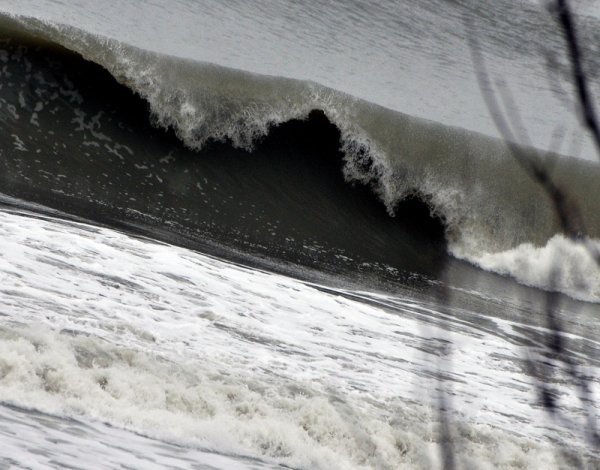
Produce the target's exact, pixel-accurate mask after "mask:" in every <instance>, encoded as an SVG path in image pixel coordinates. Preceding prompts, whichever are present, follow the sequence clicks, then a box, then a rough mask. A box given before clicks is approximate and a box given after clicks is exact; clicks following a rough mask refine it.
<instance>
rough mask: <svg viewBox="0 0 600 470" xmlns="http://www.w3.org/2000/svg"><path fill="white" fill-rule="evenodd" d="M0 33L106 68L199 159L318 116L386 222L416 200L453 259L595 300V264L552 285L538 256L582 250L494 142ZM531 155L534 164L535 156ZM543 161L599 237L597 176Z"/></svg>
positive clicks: (26, 23) (45, 33)
mask: <svg viewBox="0 0 600 470" xmlns="http://www.w3.org/2000/svg"><path fill="white" fill-rule="evenodd" d="M0 27H1V28H2V30H4V31H6V32H7V34H6V35H5V36H6V37H24V36H29V38H30V39H29V40H33V41H34V43H35V44H37V46H38V47H46V48H48V47H51V46H50V44H58V45H60V46H62V47H64V48H66V49H68V50H70V51H74V52H76V53H78V54H80V55H81V56H82V57H83V58H85V59H86V60H88V61H91V62H93V63H96V64H99V65H101V66H102V67H103V68H105V69H106V70H107V71H108V72H109V73H110V74H111V75H112V76H113V77H114V78H115V79H116V80H117V81H118V82H119V83H120V84H121V85H124V86H126V87H128V88H129V89H131V90H133V91H134V92H135V93H136V94H137V95H139V96H141V97H142V98H143V99H144V100H146V101H147V103H148V104H149V108H150V115H151V119H152V122H153V124H154V125H155V126H158V127H163V128H165V129H170V130H173V131H174V132H175V133H176V135H177V137H178V138H179V139H181V141H182V142H183V143H184V144H185V145H186V146H187V147H188V148H190V149H193V150H195V151H200V150H202V149H205V148H206V147H207V146H209V145H212V143H214V142H227V143H229V144H231V145H232V146H233V147H234V148H239V149H243V150H245V151H247V152H252V151H253V150H254V149H255V148H256V146H257V145H258V144H259V143H260V142H262V141H263V140H264V139H265V138H267V137H268V136H269V135H271V134H272V133H273V132H275V129H277V128H279V127H281V126H284V125H285V124H286V123H289V122H291V121H297V120H300V121H303V120H307V119H308V118H309V116H312V115H314V112H315V111H318V112H319V113H321V114H322V115H323V116H324V117H325V118H326V121H328V122H329V123H331V124H333V125H335V127H336V128H337V131H338V133H339V146H340V148H341V152H342V158H343V169H342V171H343V175H344V178H345V180H346V182H349V183H359V184H362V185H365V186H368V187H369V188H371V189H372V190H373V191H374V193H375V194H376V195H377V196H378V198H379V199H380V200H381V201H382V202H383V204H384V205H385V208H386V210H387V212H388V214H389V215H392V216H393V215H395V214H396V213H397V210H398V207H399V205H400V204H401V203H402V201H406V200H407V199H408V200H409V199H413V198H415V197H416V198H418V199H419V200H421V201H423V202H424V203H425V204H426V205H427V207H428V209H429V211H430V214H431V216H432V217H434V218H438V219H440V220H441V221H442V223H443V225H444V228H445V237H446V241H447V244H448V250H449V252H450V253H451V254H452V255H454V256H455V257H458V258H461V259H466V260H468V261H471V262H473V263H474V264H476V265H478V266H480V267H482V268H484V269H487V270H492V271H495V272H499V273H502V274H507V275H510V276H512V277H514V278H516V279H517V280H519V281H521V282H524V283H526V284H529V285H533V286H536V287H541V288H550V289H557V290H560V291H562V292H564V293H567V294H568V295H571V296H574V297H576V298H579V299H584V300H589V301H598V300H600V294H599V292H598V289H597V286H598V284H599V283H598V282H597V280H598V279H599V276H600V269H599V268H598V266H597V265H596V264H594V263H593V262H587V261H586V262H583V263H577V264H573V263H571V264H570V265H569V267H566V268H565V272H568V274H565V275H564V276H559V278H560V279H559V280H558V281H556V277H555V276H552V279H553V280H552V281H551V280H550V273H551V272H554V271H552V265H553V264H554V263H547V262H546V261H544V260H547V259H548V258H547V257H540V256H539V254H540V253H549V252H552V253H558V252H560V253H562V255H561V256H559V257H558V258H553V259H557V261H556V262H557V263H558V264H562V263H563V262H567V261H568V260H571V259H572V258H571V255H570V253H571V252H576V251H577V252H578V250H579V247H578V244H577V243H576V242H571V241H568V240H565V239H562V238H560V237H558V235H557V234H558V233H559V232H560V229H559V225H558V221H557V218H556V215H555V213H554V210H553V207H552V205H551V202H550V201H549V199H548V197H547V195H546V194H545V193H544V191H543V190H542V189H541V188H540V186H539V185H538V184H537V183H535V182H534V181H532V180H531V179H530V177H529V176H528V175H527V174H526V173H525V172H524V171H523V170H522V169H521V167H520V166H519V165H518V163H517V162H516V161H515V160H514V159H513V158H512V157H511V155H510V152H509V151H508V149H507V147H506V145H505V144H504V143H503V142H501V141H499V140H496V139H494V138H491V137H487V136H484V135H481V134H477V133H474V132H469V131H465V130H462V129H458V128H453V127H448V126H444V125H441V124H438V123H435V122H432V121H426V120H423V119H419V118H415V117H412V116H409V115H406V114H402V113H400V112H396V111H392V110H390V109H386V108H384V107H381V106H378V105H375V104H372V103H368V102H365V101H362V100H360V99H357V98H354V97H352V96H350V95H348V94H345V93H342V92H339V91H336V90H333V89H330V88H327V87H324V86H321V85H319V84H318V83H314V82H307V81H301V80H296V79H292V78H282V77H274V76H261V75H257V74H252V73H248V72H244V71H241V70H234V69H230V68H226V67H222V66H219V65H216V64H208V63H199V62H196V61H192V60H187V59H182V58H178V57H173V56H166V55H159V54H157V53H153V52H150V51H146V50H141V49H138V48H135V47H133V46H130V45H127V44H124V43H121V42H118V41H115V40H111V39H108V38H104V37H98V36H95V35H93V34H90V33H87V32H85V31H82V30H79V29H76V28H73V27H67V26H61V25H55V24H48V23H43V22H40V21H39V20H34V19H30V18H16V19H15V18H8V17H4V18H3V19H2V20H1V23H0ZM32 37H34V38H35V39H31V38H32ZM19 50H21V52H20V53H21V54H24V52H23V50H22V49H19V48H13V49H10V47H8V48H7V49H6V50H5V51H4V53H3V54H2V55H0V61H1V62H2V63H3V64H4V66H5V72H6V66H7V65H10V64H11V63H12V62H15V61H20V60H23V61H24V62H23V63H24V64H25V67H26V64H27V57H26V54H25V56H23V57H21V56H19V55H18V54H19V53H18V51H19ZM11 51H12V52H11ZM40 84H41V82H40ZM40 86H41V85H40ZM68 88H69V87H68V83H67V85H64V83H63V84H62V85H60V86H58V87H57V89H56V90H55V93H56V96H59V97H60V99H62V100H63V101H64V100H71V102H72V103H74V105H73V106H74V109H73V112H74V113H75V115H76V118H75V119H74V120H73V122H74V123H75V124H77V126H78V127H77V128H76V129H75V130H77V131H79V132H83V133H85V134H86V135H87V136H88V137H89V139H88V140H94V141H95V142H96V143H95V144H94V143H93V142H92V143H89V146H94V145H100V146H104V145H108V142H109V141H110V140H111V139H110V136H108V137H107V135H105V134H104V133H103V132H104V131H103V130H102V125H101V121H102V119H103V118H102V116H92V117H90V115H89V113H86V112H82V111H81V109H80V108H83V103H82V102H81V99H80V97H78V95H77V94H76V93H75V94H72V95H71V96H70V97H69V96H67V95H68V93H70V91H69V90H68ZM15 93H16V92H15ZM48 96H50V95H45V96H41V95H40V96H39V97H38V98H37V99H36V102H35V103H33V104H27V103H23V102H24V101H27V100H25V99H23V98H22V95H18V94H15V101H16V102H15V103H9V102H8V101H7V100H6V99H3V101H2V103H3V104H4V106H3V109H2V110H0V111H2V121H3V124H4V125H5V126H9V123H10V122H12V123H13V124H12V125H13V128H16V126H17V124H16V123H17V121H18V118H19V113H24V112H25V111H26V110H27V109H29V112H30V116H29V123H30V124H31V122H33V123H35V122H37V118H38V114H40V113H41V112H42V110H44V109H49V108H50V107H51V106H52V103H51V102H50V101H51V99H50V98H48ZM17 97H18V98H17ZM19 100H22V101H23V102H22V103H21V106H19V103H18V102H19ZM78 100H79V101H78ZM75 105H76V106H75ZM11 106H12V107H11ZM77 113H79V114H77ZM311 113H312V114H311ZM17 130H18V129H17ZM12 135H13V142H12V143H13V152H14V153H16V152H18V151H24V150H26V149H27V148H28V145H29V144H28V141H27V138H26V137H23V133H19V132H17V131H14V132H13V134H12ZM98 142H100V144H98ZM109 151H111V152H114V153H116V154H117V155H118V156H119V158H121V159H127V158H129V156H130V155H131V154H132V153H133V152H132V151H131V149H130V147H128V146H126V145H120V144H117V145H112V146H109ZM524 151H525V152H530V153H531V154H532V155H534V154H536V155H537V151H536V150H533V149H530V150H527V149H525V150H524ZM128 154H129V155H128ZM162 157H163V158H165V157H164V156H162ZM547 158H548V159H549V161H551V162H552V165H553V167H552V176H553V178H554V180H555V182H556V183H557V184H558V185H560V186H561V187H562V188H564V189H565V191H566V192H567V193H568V194H569V196H570V197H571V198H572V199H573V200H574V201H577V203H578V205H579V208H580V210H581V212H582V215H583V218H584V220H585V222H586V226H587V229H588V234H589V236H590V237H591V238H598V237H600V217H598V214H600V198H598V197H597V189H596V187H597V182H598V181H599V180H600V167H599V166H598V165H597V164H594V163H591V162H588V161H584V160H578V159H573V158H567V157H560V158H554V157H551V156H549V157H547ZM275 183H276V182H274V184H275ZM199 184H200V183H199ZM591 243H594V242H591ZM565 253H568V254H565ZM340 256H341V255H340ZM582 256H584V255H582ZM382 257H383V258H385V253H383V254H382ZM569 262H570V261H569ZM581 279H585V280H586V281H584V282H580V281H579V280H581Z"/></svg>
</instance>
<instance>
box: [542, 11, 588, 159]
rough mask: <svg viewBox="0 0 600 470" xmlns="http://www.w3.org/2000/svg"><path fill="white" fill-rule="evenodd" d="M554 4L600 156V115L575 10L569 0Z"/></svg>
mask: <svg viewBox="0 0 600 470" xmlns="http://www.w3.org/2000/svg"><path fill="white" fill-rule="evenodd" d="M552 6H553V9H554V12H555V13H556V16H557V21H558V23H559V25H560V26H561V27H562V30H563V33H564V36H565V42H566V45H567V50H568V53H569V60H570V62H571V74H572V77H573V83H574V84H575V88H576V90H577V95H578V98H579V105H580V106H581V112H582V115H583V120H584V124H585V126H586V127H587V128H588V130H589V131H590V133H591V134H592V138H593V140H594V143H595V144H596V150H597V152H598V156H600V126H599V125H598V117H597V115H596V110H595V107H594V102H593V100H592V96H591V93H590V88H589V85H588V79H587V76H586V74H585V72H584V70H583V54H582V51H581V47H580V45H579V38H578V36H577V28H576V26H575V20H574V18H573V12H572V11H571V6H570V5H569V2H568V1H567V0H556V2H555V3H553V4H552Z"/></svg>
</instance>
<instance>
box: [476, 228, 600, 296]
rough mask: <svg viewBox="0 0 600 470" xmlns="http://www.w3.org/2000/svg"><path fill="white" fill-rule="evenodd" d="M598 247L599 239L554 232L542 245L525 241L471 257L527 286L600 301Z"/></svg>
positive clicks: (485, 267) (477, 262) (487, 267)
mask: <svg viewBox="0 0 600 470" xmlns="http://www.w3.org/2000/svg"><path fill="white" fill-rule="evenodd" d="M598 250H600V240H588V241H587V242H583V241H573V240H570V239H568V238H566V237H564V236H562V235H556V236H554V237H552V238H551V239H550V240H549V241H548V243H546V244H545V245H544V246H534V245H532V244H531V243H524V244H522V245H519V246H517V247H516V248H513V249H511V250H506V251H502V252H499V253H486V254H484V255H481V256H479V257H475V258H471V259H470V260H471V261H472V262H474V263H475V264H477V265H478V266H480V267H482V268H483V269H486V270H488V271H493V272H496V273H499V274H504V275H508V276H511V277H514V278H515V279H516V280H517V281H519V282H521V283H523V284H525V285H528V286H533V287H539V288H541V289H545V290H550V291H557V292H562V293H564V294H566V295H568V296H570V297H573V298H575V299H579V300H585V301H588V302H600V265H599V264H598V261H597V260H596V259H595V256H596V255H595V253H597V252H598Z"/></svg>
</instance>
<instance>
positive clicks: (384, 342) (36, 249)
mask: <svg viewBox="0 0 600 470" xmlns="http://www.w3.org/2000/svg"><path fill="white" fill-rule="evenodd" d="M0 239H1V240H2V245H3V247H4V249H3V250H2V252H0V276H1V277H2V283H1V284H0V295H1V296H2V305H3V313H4V315H5V316H4V317H2V321H1V328H0V375H1V377H2V379H1V380H0V400H1V401H2V402H5V403H7V402H8V403H13V404H16V405H19V406H23V407H33V408H35V409H38V410H41V411H44V412H49V413H55V414H58V415H60V416H73V417H77V418H79V419H83V420H99V421H102V422H107V423H110V424H112V425H115V426H118V427H120V428H124V429H129V430H132V431H136V432H139V433H142V434H144V435H146V436H150V437H154V438H159V439H162V440H165V441H169V442H173V443H178V444H182V445H185V446H192V447H200V448H202V449H212V450H214V451H217V452H219V453H226V454H230V453H234V454H239V455H245V456H248V457H256V458H260V459H261V460H263V461H266V462H272V463H280V464H286V465H291V466H294V467H299V468H333V467H343V468H360V467H367V468H415V467H417V468H419V467H420V468H428V467H430V466H431V465H433V464H435V462H437V460H438V455H439V449H438V448H437V444H436V439H437V437H436V436H437V431H436V429H437V426H438V424H437V415H436V413H435V411H432V409H431V403H430V402H429V393H423V391H424V390H425V391H427V390H430V391H431V393H432V394H435V390H436V389H437V388H438V387H439V386H440V383H439V382H438V381H437V380H436V378H435V367H436V364H438V362H439V361H442V362H441V364H440V365H441V366H442V367H444V373H445V375H446V376H447V382H445V384H444V385H443V386H444V387H451V390H452V397H453V398H452V399H453V406H454V408H455V410H456V412H455V413H454V414H453V421H455V426H456V432H457V433H458V434H459V435H460V439H458V440H457V445H458V449H459V455H458V457H457V458H458V459H459V460H460V461H462V462H463V463H465V464H468V463H469V462H471V464H473V462H476V466H477V467H478V468H485V467H486V466H489V467H497V466H506V467H508V468H510V467H514V466H516V467H520V468H523V467H524V468H536V467H537V466H538V465H539V464H540V462H544V464H545V465H547V466H553V465H556V464H557V461H556V459H557V458H560V457H557V456H555V455H554V452H553V451H552V450H551V449H549V448H547V447H545V446H544V445H542V444H540V440H542V439H545V438H546V437H552V438H553V439H558V440H560V441H562V442H564V443H565V445H566V443H568V445H569V446H572V445H577V444H576V443H577V442H581V441H580V438H579V437H578V436H577V432H578V431H577V430H570V429H561V427H560V426H555V425H553V424H552V423H548V422H547V421H546V420H545V419H544V414H543V412H542V411H540V410H537V409H536V408H535V407H532V404H533V403H534V402H535V396H534V393H533V390H532V389H531V388H529V387H525V388H524V387H523V386H522V385H520V384H523V383H528V380H529V379H528V377H527V375H525V373H524V371H522V370H521V369H520V368H519V367H518V366H517V365H516V364H518V361H519V358H520V357H522V354H524V352H523V351H521V350H520V348H519V347H515V345H514V343H513V340H512V339H511V338H514V337H518V336H519V335H521V334H522V330H523V328H526V327H525V326H524V325H520V324H514V325H513V324H511V323H510V322H504V323H502V325H500V324H499V325H498V328H499V331H504V330H506V331H507V336H506V338H503V337H501V336H496V335H494V334H492V333H490V332H489V331H487V330H480V329H479V327H478V326H477V322H476V321H474V322H473V323H472V324H471V323H468V322H466V323H465V322H462V321H461V322H457V323H454V322H453V320H452V317H451V316H448V317H446V316H445V314H443V313H442V312H438V311H436V310H435V308H432V307H430V306H427V305H424V304H419V303H416V302H414V301H410V300H408V299H402V298H398V297H381V296H375V295H374V294H367V293H362V294H360V296H363V297H367V298H368V299H369V300H370V301H371V302H375V303H374V304H365V303H362V302H358V301H356V300H351V299H349V298H348V297H347V296H345V295H343V294H344V292H342V291H340V292H337V293H336V292H331V291H329V293H327V292H324V291H322V290H319V289H317V288H315V286H310V285H307V284H304V283H301V282H298V281H295V280H293V279H289V278H286V277H282V276H279V275H274V274H268V273H263V272H259V271H256V270H251V269H246V268H242V267H238V266H234V265H231V264H228V263H224V262H222V261H219V260H215V259H211V258H208V257H206V256H203V255H200V254H197V253H194V252H191V251H188V250H185V249H181V248H176V247H172V246H168V245H161V244H156V243H153V242H147V241H144V240H139V239H134V238H130V237H127V236H125V235H123V234H120V233H118V232H115V231H112V230H108V229H99V228H94V227H89V226H86V225H81V224H74V223H67V222H56V221H52V220H43V219H37V218H28V217H22V216H19V215H15V214H8V213H0ZM356 294H358V293H354V294H353V295H354V296H356ZM377 304H380V305H382V304H387V305H389V307H388V308H393V311H394V312H395V313H391V312H390V311H388V308H385V309H382V308H381V307H378V306H377ZM461 315H468V313H467V312H462V313H461ZM474 315H475V314H474ZM436 318H437V319H438V320H437V321H439V322H440V323H439V324H438V323H437V321H436V322H434V323H431V320H432V319H436ZM474 318H475V317H474ZM421 319H423V320H425V319H426V320H427V321H426V322H425V323H422V322H421ZM447 322H453V323H452V325H453V326H452V328H451V330H452V331H453V333H452V335H451V336H450V335H449V334H448V330H449V328H448V325H447ZM573 340H574V341H575V340H576V338H574V339H573ZM446 341H450V343H451V344H452V345H453V348H454V352H453V355H452V359H451V361H448V360H447V359H445V358H442V359H440V358H439V357H438V354H439V350H438V348H437V346H436V345H442V344H446V343H445V342H446ZM500 384H502V385H500ZM513 385H515V386H513ZM595 386H596V384H594V387H595ZM563 388H564V389H565V390H564V392H565V396H568V386H567V385H564V386H563ZM491 396H493V397H494V399H493V400H491V401H490V400H489V399H488V398H489V397H491ZM569 406H571V404H569ZM515 423H518V430H515ZM491 442H493V443H494V445H490V443H491Z"/></svg>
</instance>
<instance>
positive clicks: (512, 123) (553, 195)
mask: <svg viewBox="0 0 600 470" xmlns="http://www.w3.org/2000/svg"><path fill="white" fill-rule="evenodd" d="M553 8H554V11H555V13H556V18H557V21H558V23H559V25H560V26H561V28H562V30H563V33H564V37H565V42H566V47H567V51H568V54H569V60H570V63H571V71H572V79H573V82H574V84H575V88H576V91H577V99H578V103H579V106H580V107H581V110H582V115H583V118H584V124H585V127H586V128H587V129H588V130H589V131H590V133H591V134H592V137H593V140H594V143H595V145H596V149H597V151H598V155H599V156H600V126H599V125H598V120H597V116H596V112H595V108H594V104H593V101H592V98H591V94H590V91H589V85H588V80H587V77H586V74H585V72H584V69H583V63H582V51H581V48H580V45H579V39H578V36H577V31H576V26H575V22H574V19H573V14H572V11H571V9H570V5H569V3H568V1H567V0H556V2H555V4H554V5H553ZM466 32H467V37H468V40H469V45H470V50H471V54H472V60H473V64H474V67H475V73H476V76H477V82H478V84H479V89H480V91H481V94H482V96H483V98H484V101H485V104H486V106H487V108H488V111H489V113H490V115H491V117H492V119H493V121H494V124H495V126H496V128H497V129H498V132H499V133H500V135H501V136H502V138H503V139H504V140H505V142H506V145H507V146H508V149H509V151H510V153H511V155H512V156H513V158H514V159H515V161H517V162H518V164H519V165H520V166H521V167H522V168H523V170H524V171H525V172H526V173H527V174H528V175H529V176H530V177H531V178H532V179H533V180H534V181H536V182H537V183H538V184H539V185H540V186H541V187H542V189H543V190H544V192H545V193H546V194H547V195H548V197H549V198H550V200H551V202H552V206H553V208H554V211H555V213H556V215H557V218H558V221H559V224H560V227H561V229H562V231H563V233H565V235H567V236H568V237H569V238H571V239H572V240H575V241H579V242H581V243H582V244H583V245H584V246H585V247H586V249H587V250H588V252H589V253H590V255H591V256H592V257H593V258H594V259H595V260H596V263H597V264H598V265H599V266H600V250H598V248H597V247H596V246H595V245H594V244H593V243H592V242H591V240H590V239H589V238H588V236H587V232H586V230H585V225H584V221H583V218H582V216H581V213H580V211H579V208H578V206H577V204H576V203H575V202H574V201H572V200H571V199H570V198H569V197H568V195H567V193H566V191H565V190H564V189H563V188H562V187H560V186H559V185H558V184H556V183H555V182H554V181H553V180H552V178H551V174H550V167H549V166H548V163H549V162H550V163H551V164H553V163H554V162H555V158H556V155H553V154H552V153H550V152H547V153H546V154H542V153H538V152H536V151H534V150H533V149H531V148H530V149H529V150H528V151H525V150H524V149H523V147H521V146H520V145H519V144H518V142H520V143H522V144H525V145H528V146H531V144H530V140H529V136H528V135H527V132H526V129H525V126H524V124H523V122H522V120H521V116H520V114H519V112H518V109H517V107H516V105H515V103H514V100H513V98H512V95H511V93H510V90H509V89H508V87H507V86H506V84H505V83H504V82H503V81H502V80H497V81H496V90H497V91H496V92H495V91H494V88H493V87H492V84H491V80H490V76H489V73H488V70H487V67H486V63H485V58H484V56H483V53H482V50H481V47H480V45H479V42H478V40H477V38H476V36H475V35H474V34H473V27H472V25H471V24H470V22H468V21H467V22H466ZM498 96H499V97H500V100H499V99H498ZM559 134H560V133H559V132H558V131H555V133H554V135H553V142H552V147H551V149H552V148H553V147H554V146H556V145H557V142H558V141H559V139H562V138H561V137H560V135H559ZM553 276H554V277H555V276H556V272H554V273H553ZM554 285H555V283H554ZM551 287H552V286H551ZM558 305H559V296H558V295H557V294H556V293H554V292H549V293H548V294H547V296H546V306H545V310H546V320H547V326H548V330H549V334H548V335H547V337H546V348H547V351H548V354H549V359H548V360H545V359H537V360H534V359H532V358H529V359H528V361H527V363H528V364H529V368H530V372H531V374H532V376H533V377H534V378H535V379H536V380H537V383H536V387H537V390H538V394H539V399H540V403H541V405H542V406H543V407H544V408H545V409H546V410H547V411H548V412H549V414H550V416H552V417H553V418H554V419H555V420H556V421H557V422H559V423H560V424H561V425H562V426H564V427H568V428H570V429H572V430H574V431H576V430H578V429H581V425H579V426H578V425H577V423H576V422H575V420H572V419H569V418H568V417H567V416H565V415H564V413H561V412H560V410H559V408H558V404H557V397H558V393H557V392H556V390H555V389H554V387H553V386H551V385H550V384H551V383H552V380H551V379H552V377H553V375H554V370H555V369H556V372H559V373H562V374H564V375H565V376H566V377H567V378H568V379H569V381H570V383H571V384H572V385H573V387H574V388H575V389H576V390H577V397H578V399H579V402H580V404H581V407H582V411H583V413H584V420H585V423H584V434H585V438H586V440H587V441H588V442H589V443H590V445H591V446H592V448H594V449H600V432H599V431H598V426H597V423H596V419H595V417H596V415H595V411H594V410H593V397H592V393H591V390H590V385H589V379H588V378H587V377H585V376H584V375H583V374H581V373H580V371H579V368H578V367H577V364H576V363H575V361H573V360H572V359H571V358H570V356H569V355H568V353H567V348H566V345H565V338H564V335H563V331H564V330H563V326H562V324H561V322H560V319H559V316H558V315H557V313H556V312H557V308H558ZM570 459H571V462H572V463H574V464H576V465H581V459H580V458H579V457H578V456H576V455H570Z"/></svg>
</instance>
